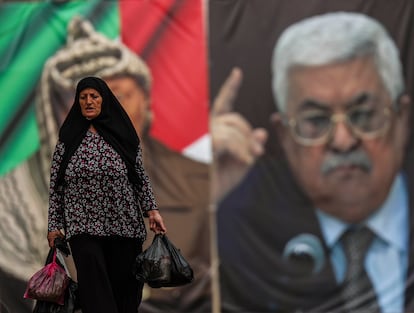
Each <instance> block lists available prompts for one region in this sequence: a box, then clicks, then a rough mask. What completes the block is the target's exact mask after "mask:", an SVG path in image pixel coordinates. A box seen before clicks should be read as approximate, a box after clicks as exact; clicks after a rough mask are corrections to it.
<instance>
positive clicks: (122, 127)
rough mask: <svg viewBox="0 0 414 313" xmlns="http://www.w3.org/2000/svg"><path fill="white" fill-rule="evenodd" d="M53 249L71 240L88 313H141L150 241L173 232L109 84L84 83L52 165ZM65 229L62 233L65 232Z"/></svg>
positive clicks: (135, 137) (61, 133)
mask: <svg viewBox="0 0 414 313" xmlns="http://www.w3.org/2000/svg"><path fill="white" fill-rule="evenodd" d="M48 215H49V218H48V236H47V237H48V241H49V246H50V247H54V240H55V239H56V238H57V237H65V238H66V239H67V240H68V241H69V243H70V246H71V250H72V254H73V259H74V261H75V266H76V271H77V279H78V288H79V299H80V306H81V309H82V312H84V313H93V312H96V313H98V312H99V313H104V312H108V313H114V312H119V313H121V312H123V313H128V312H129V313H136V312H137V310H138V305H139V303H140V302H141V298H140V297H139V296H138V295H140V294H141V292H142V288H143V284H142V283H139V282H138V281H137V280H136V279H135V277H134V276H133V274H132V271H131V268H133V264H134V261H135V258H136V257H137V255H138V254H139V253H141V252H142V244H143V242H144V241H145V239H146V226H145V222H144V220H143V216H147V217H149V226H150V229H151V230H152V231H154V232H155V233H165V232H166V231H167V229H166V227H165V225H164V222H163V219H162V217H161V215H160V213H159V212H158V209H157V205H156V201H155V198H154V195H153V192H152V187H151V183H150V180H149V178H148V176H147V174H146V173H145V170H144V167H143V161H142V152H141V146H140V140H139V137H138V135H137V133H136V131H135V128H134V127H133V125H132V123H131V121H130V119H129V117H128V115H127V113H126V112H125V110H124V109H123V108H122V106H121V104H120V103H119V101H118V100H117V98H116V97H115V96H114V94H113V93H112V91H111V90H110V89H109V87H108V86H107V85H106V83H105V82H104V81H103V80H102V79H100V78H97V77H86V78H83V79H81V80H80V81H79V83H78V85H77V88H76V95H75V100H74V103H73V106H72V108H71V110H70V111H69V113H68V115H67V117H66V119H65V121H64V122H63V125H62V127H61V128H60V131H59V141H58V143H57V145H56V149H55V153H54V155H53V159H52V165H51V178H50V197H49V214H48ZM62 230H63V232H62Z"/></svg>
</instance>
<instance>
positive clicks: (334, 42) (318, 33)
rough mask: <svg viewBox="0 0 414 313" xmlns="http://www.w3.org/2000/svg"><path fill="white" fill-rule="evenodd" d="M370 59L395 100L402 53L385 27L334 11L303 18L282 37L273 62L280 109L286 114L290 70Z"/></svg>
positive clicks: (401, 86) (401, 81)
mask: <svg viewBox="0 0 414 313" xmlns="http://www.w3.org/2000/svg"><path fill="white" fill-rule="evenodd" d="M364 56H371V57H372V58H373V60H374V62H375V64H376V67H377V69H378V73H379V75H380V77H381V78H382V80H383V83H384V85H385V88H386V89H387V91H388V92H389V95H390V96H391V98H392V99H393V100H396V99H397V97H398V96H399V95H400V93H402V91H403V89H404V79H403V74H402V65H401V61H400V58H399V51H398V48H397V47H396V45H395V43H394V41H393V40H392V39H391V37H390V36H389V35H388V33H387V31H386V30H385V28H384V27H383V26H382V25H381V24H380V23H379V22H377V21H376V20H374V19H373V18H370V17H368V16H366V15H363V14H360V13H350V12H349V13H346V12H335V13H328V14H323V15H318V16H313V17H310V18H307V19H304V20H302V21H300V22H298V23H295V24H293V25H291V26H290V27H288V28H287V29H286V30H285V31H284V32H283V33H282V35H281V36H280V38H279V40H278V42H277V44H276V46H275V49H274V51H273V59H272V74H273V80H272V89H273V95H274V97H275V99H276V102H277V106H278V108H279V110H280V111H281V112H285V111H286V101H287V91H288V88H289V86H288V82H289V76H288V75H289V70H290V69H291V68H292V67H294V66H317V65H326V64H332V63H336V62H342V61H346V60H351V59H353V58H357V57H364Z"/></svg>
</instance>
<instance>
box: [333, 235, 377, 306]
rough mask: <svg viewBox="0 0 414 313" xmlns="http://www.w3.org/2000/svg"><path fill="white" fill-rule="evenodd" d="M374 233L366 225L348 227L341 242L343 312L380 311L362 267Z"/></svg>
mask: <svg viewBox="0 0 414 313" xmlns="http://www.w3.org/2000/svg"><path fill="white" fill-rule="evenodd" d="M373 238H374V234H373V233H372V231H370V230H369V229H368V228H367V227H362V228H355V229H349V230H348V231H346V232H345V233H344V235H343V236H342V239H341V242H342V245H343V249H344V252H345V255H346V258H347V272H346V274H345V280H344V285H343V289H342V298H343V300H344V304H343V305H344V311H345V312H380V308H379V304H378V302H377V296H376V293H375V290H374V288H373V286H372V283H371V280H370V279H369V277H368V275H367V272H366V271H365V267H364V259H365V255H366V252H367V250H368V248H369V247H370V245H371V242H372V239H373Z"/></svg>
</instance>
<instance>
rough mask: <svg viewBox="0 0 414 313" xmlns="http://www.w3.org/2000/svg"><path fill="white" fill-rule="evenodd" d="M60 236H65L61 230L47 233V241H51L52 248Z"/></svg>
mask: <svg viewBox="0 0 414 313" xmlns="http://www.w3.org/2000/svg"><path fill="white" fill-rule="evenodd" d="M58 237H60V238H64V237H65V236H64V235H63V234H62V232H61V231H60V230H53V231H50V232H48V233H47V241H49V247H50V248H53V247H54V246H55V239H56V238H58Z"/></svg>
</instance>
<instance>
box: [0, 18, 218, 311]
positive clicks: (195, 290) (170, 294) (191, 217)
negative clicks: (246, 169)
mask: <svg viewBox="0 0 414 313" xmlns="http://www.w3.org/2000/svg"><path fill="white" fill-rule="evenodd" d="M85 76H99V77H101V78H103V79H104V80H105V82H106V83H107V84H108V86H109V87H110V88H111V89H112V91H113V93H114V94H115V96H116V97H117V98H118V99H119V100H120V102H121V105H122V106H123V107H124V109H125V111H126V112H127V113H128V115H129V117H130V120H131V121H132V123H133V125H134V128H135V130H136V131H137V133H138V134H139V137H140V140H141V146H142V154H143V160H144V162H143V163H144V167H145V170H146V173H147V174H148V176H149V177H150V180H151V183H152V188H153V191H154V194H155V197H156V199H157V206H158V208H159V209H160V210H161V212H162V214H163V219H164V222H165V223H166V224H167V225H168V226H169V229H168V233H169V238H170V239H171V240H172V241H173V242H174V244H175V245H176V246H177V247H178V248H180V249H181V251H182V253H183V255H184V256H185V257H186V259H187V260H188V261H189V262H190V264H191V266H192V267H193V269H194V272H195V279H194V282H193V283H192V284H190V285H188V286H183V287H176V288H161V289H151V288H149V287H147V286H144V292H143V302H142V303H141V306H140V311H141V312H144V313H145V312H163V311H164V310H165V309H166V308H171V307H175V308H177V311H182V312H188V311H192V312H205V311H206V310H208V309H207V308H208V307H209V301H210V279H211V277H210V273H211V271H210V265H209V263H210V260H209V256H210V255H209V227H208V224H207V223H208V218H207V215H208V212H207V208H208V203H209V192H208V190H209V165H208V164H205V163H201V162H198V161H195V160H192V159H189V158H187V157H185V156H183V155H182V154H181V153H179V152H176V151H173V150H172V149H170V148H168V147H167V146H165V145H164V144H163V143H162V142H160V141H159V140H157V139H155V138H153V137H152V136H151V135H150V129H151V123H152V121H153V119H154V116H153V113H152V111H151V86H152V77H151V72H150V69H149V68H148V66H147V65H146V64H145V62H144V61H143V60H142V59H141V58H140V57H139V56H138V55H137V54H136V53H134V52H133V51H131V50H130V49H129V48H127V47H126V46H125V45H123V44H122V43H121V42H119V41H117V40H111V39H109V38H107V37H105V36H104V35H102V34H100V33H98V32H96V31H95V29H94V28H93V26H92V24H91V23H90V22H89V21H87V20H84V19H83V18H82V17H80V16H75V17H74V18H73V19H72V20H71V22H70V23H69V25H68V33H67V42H66V45H65V46H63V47H62V48H61V49H60V50H58V51H57V52H56V53H55V54H54V55H52V56H51V57H50V58H49V59H48V60H47V62H46V63H45V65H44V68H43V72H42V77H41V80H40V81H39V86H38V90H37V93H36V108H35V109H36V119H37V126H38V130H39V136H40V141H41V145H40V148H39V151H38V152H37V153H36V154H34V155H33V156H32V157H31V158H30V159H29V160H28V161H27V162H25V163H24V164H22V165H21V166H19V167H18V168H17V169H16V170H14V171H12V172H11V173H10V174H8V175H7V176H6V177H4V178H2V179H1V180H0V195H1V197H2V201H0V213H1V214H2V220H4V221H5V224H4V226H5V227H6V226H10V227H11V228H13V231H11V229H10V228H9V227H6V228H1V229H0V233H1V234H2V236H0V244H1V246H2V251H4V252H5V253H2V255H0V265H1V266H2V268H3V269H4V270H5V275H7V281H10V282H11V279H10V278H9V276H10V277H11V276H12V275H13V277H16V283H13V284H11V283H10V286H16V287H15V289H13V290H10V289H4V291H2V290H0V299H2V292H3V296H4V297H5V298H6V300H7V303H13V305H12V306H11V307H16V305H15V304H14V302H16V303H17V302H19V303H21V309H20V310H19V312H28V311H29V310H30V309H28V308H29V307H30V303H29V301H28V300H27V299H26V300H24V299H22V298H21V294H22V293H23V292H24V289H25V282H26V281H27V279H28V278H29V277H30V276H31V275H32V274H33V273H34V272H35V271H36V270H38V269H39V268H41V267H42V266H43V264H44V260H45V258H46V255H47V252H48V248H47V245H45V242H44V233H45V230H46V229H47V224H46V223H47V206H48V193H49V192H48V190H49V179H50V160H51V158H52V154H53V151H54V147H55V144H56V142H57V140H58V131H59V127H60V126H61V125H62V123H63V120H64V118H65V116H66V114H67V112H68V111H69V109H70V107H71V105H72V100H73V98H74V94H75V88H76V84H77V82H78V81H79V79H81V78H82V77H85ZM155 118H156V117H155ZM28 215H29V216H30V218H28V217H27V216H28ZM6 221H7V222H6ZM183 224H185V225H187V226H186V229H185V231H183V228H182V225H183ZM7 233H13V234H14V237H13V238H11V237H10V236H8V235H7ZM16 238H17V239H16ZM42 239H43V240H42ZM149 243H150V240H149V241H148V240H147V241H146V242H145V243H144V247H146V246H147V245H149ZM65 263H66V266H67V267H68V270H69V272H70V274H71V276H72V278H73V279H74V280H76V269H75V268H74V264H73V260H72V258H71V256H69V258H65ZM1 274H2V273H1V272H0V275H1ZM2 281H3V280H2ZM5 281H6V277H5ZM19 290H22V291H19ZM13 299H15V301H14V302H13ZM10 301H12V302H10ZM10 305H11V304H10ZM23 307H24V309H23Z"/></svg>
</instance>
